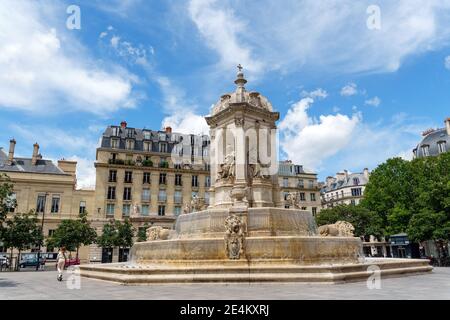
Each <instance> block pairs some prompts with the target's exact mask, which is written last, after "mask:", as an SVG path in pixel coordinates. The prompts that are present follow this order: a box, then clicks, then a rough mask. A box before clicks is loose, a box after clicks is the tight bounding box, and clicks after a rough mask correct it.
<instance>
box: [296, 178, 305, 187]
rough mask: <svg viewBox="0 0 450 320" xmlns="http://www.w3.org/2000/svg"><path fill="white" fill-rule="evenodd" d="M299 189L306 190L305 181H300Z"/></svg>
mask: <svg viewBox="0 0 450 320" xmlns="http://www.w3.org/2000/svg"><path fill="white" fill-rule="evenodd" d="M298 187H299V188H302V189H303V188H305V183H304V181H303V179H298Z"/></svg>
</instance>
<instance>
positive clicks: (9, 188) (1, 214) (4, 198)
mask: <svg viewBox="0 0 450 320" xmlns="http://www.w3.org/2000/svg"><path fill="white" fill-rule="evenodd" d="M12 195H13V184H12V183H11V180H10V179H9V177H8V176H7V175H6V174H3V173H0V231H1V228H2V227H3V222H4V221H5V219H6V216H7V214H8V212H10V209H11V208H14V207H16V200H15V199H13V198H12Z"/></svg>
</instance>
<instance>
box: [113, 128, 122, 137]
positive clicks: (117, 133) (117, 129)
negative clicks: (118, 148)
mask: <svg viewBox="0 0 450 320" xmlns="http://www.w3.org/2000/svg"><path fill="white" fill-rule="evenodd" d="M119 132H120V131H119V128H118V127H112V128H111V135H112V136H114V137H117V136H119Z"/></svg>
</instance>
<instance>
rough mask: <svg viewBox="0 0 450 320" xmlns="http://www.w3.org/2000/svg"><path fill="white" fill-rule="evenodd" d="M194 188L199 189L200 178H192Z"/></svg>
mask: <svg viewBox="0 0 450 320" xmlns="http://www.w3.org/2000/svg"><path fill="white" fill-rule="evenodd" d="M192 186H193V187H198V176H192Z"/></svg>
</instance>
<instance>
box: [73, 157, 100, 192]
mask: <svg viewBox="0 0 450 320" xmlns="http://www.w3.org/2000/svg"><path fill="white" fill-rule="evenodd" d="M67 160H71V161H76V162H77V189H89V190H93V189H95V167H94V160H93V159H87V158H81V157H79V156H71V157H69V158H67Z"/></svg>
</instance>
